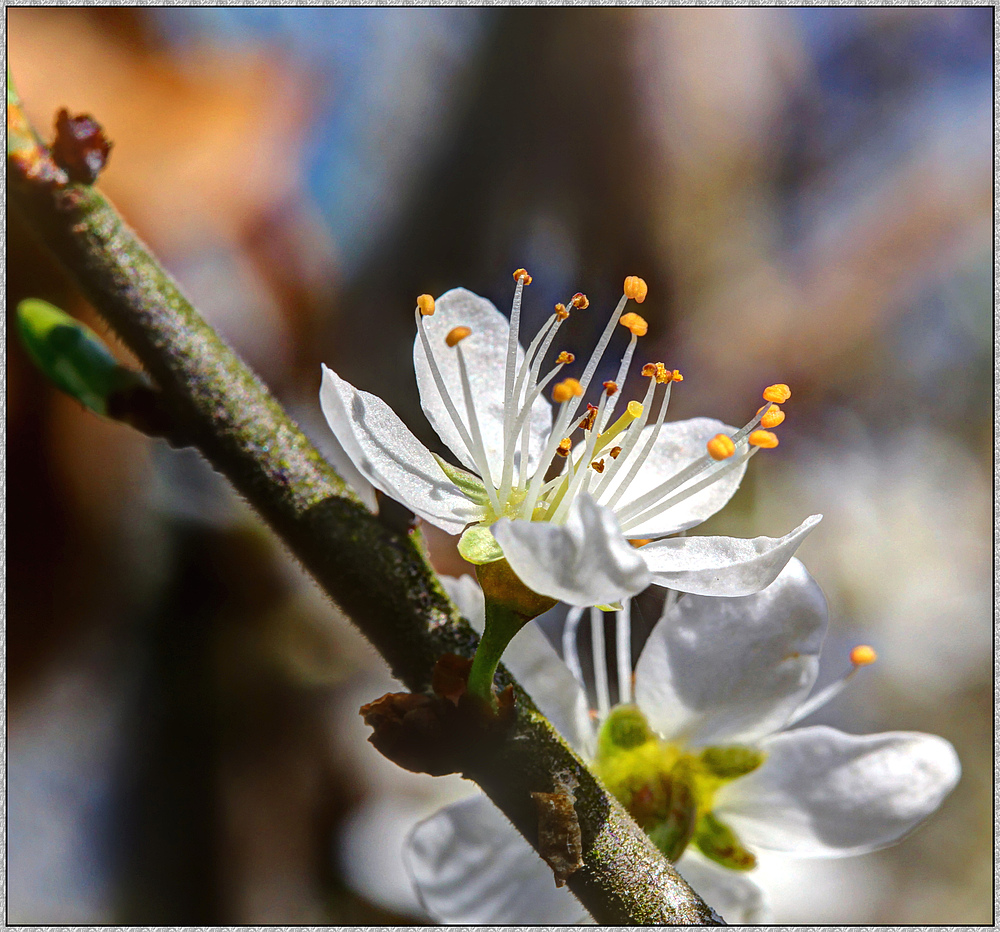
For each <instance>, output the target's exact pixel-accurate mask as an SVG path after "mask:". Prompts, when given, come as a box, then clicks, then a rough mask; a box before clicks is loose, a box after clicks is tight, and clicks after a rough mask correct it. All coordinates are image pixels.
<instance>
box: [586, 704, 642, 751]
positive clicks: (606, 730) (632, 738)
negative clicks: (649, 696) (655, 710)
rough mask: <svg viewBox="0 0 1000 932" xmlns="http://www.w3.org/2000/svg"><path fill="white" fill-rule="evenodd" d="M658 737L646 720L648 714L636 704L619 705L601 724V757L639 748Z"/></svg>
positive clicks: (599, 740) (599, 747)
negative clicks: (643, 712)
mask: <svg viewBox="0 0 1000 932" xmlns="http://www.w3.org/2000/svg"><path fill="white" fill-rule="evenodd" d="M655 737H656V735H655V734H653V730H652V729H651V728H650V727H649V722H647V721H646V716H645V715H643V714H642V712H640V711H639V709H638V708H636V707H635V706H634V705H618V706H615V707H614V708H613V709H612V710H611V711H610V712H609V713H608V717H607V718H606V719H605V720H604V724H603V725H601V731H600V734H599V735H598V738H597V748H598V750H597V753H598V756H599V757H602V758H603V757H610V756H611V755H613V754H617V753H619V752H621V751H629V750H631V749H632V748H637V747H639V746H640V745H642V744H645V743H646V742H647V741H652V740H653V739H654V738H655Z"/></svg>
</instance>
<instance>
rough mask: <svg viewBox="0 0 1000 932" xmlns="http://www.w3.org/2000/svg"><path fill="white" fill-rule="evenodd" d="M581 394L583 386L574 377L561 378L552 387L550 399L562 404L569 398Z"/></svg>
mask: <svg viewBox="0 0 1000 932" xmlns="http://www.w3.org/2000/svg"><path fill="white" fill-rule="evenodd" d="M582 394H583V386H581V385H580V383H579V382H578V381H577V380H576V379H563V380H562V381H561V382H556V384H555V387H554V388H553V389H552V400H553V401H555V402H557V403H559V404H562V403H563V402H564V401H569V400H570V398H579V397H580V395H582Z"/></svg>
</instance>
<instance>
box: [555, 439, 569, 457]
mask: <svg viewBox="0 0 1000 932" xmlns="http://www.w3.org/2000/svg"><path fill="white" fill-rule="evenodd" d="M572 449H573V441H572V440H570V438H569V437H563V438H562V440H560V441H559V446H557V447H556V456H569V451H570V450H572Z"/></svg>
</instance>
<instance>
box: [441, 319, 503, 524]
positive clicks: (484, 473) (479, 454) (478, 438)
mask: <svg viewBox="0 0 1000 932" xmlns="http://www.w3.org/2000/svg"><path fill="white" fill-rule="evenodd" d="M456 330H465V331H466V333H464V334H462V336H460V337H459V338H458V339H457V340H456V341H455V342H454V343H450V342H449V346H454V347H455V352H456V353H457V354H458V372H459V376H460V377H461V381H462V394H463V395H464V396H465V410H466V413H467V414H468V417H469V430H470V432H471V435H472V443H473V448H472V451H471V452H472V455H473V458H474V459H475V461H476V464H477V465H478V466H479V474H480V477H481V478H482V480H483V485H484V486H485V487H486V494H487V495H488V496H489V499H490V504H491V505H492V506H493V508H494V509H495V510H496V512H497V513H498V514H499V513H500V510H501V509H500V499H499V497H498V496H497V490H496V486H495V485H494V484H493V477H492V476H491V475H490V462H489V458H488V457H487V456H486V446H485V444H484V443H483V434H482V431H481V430H480V429H479V418H478V417H476V408H475V405H474V404H473V402H472V385H471V383H470V382H469V372H468V369H467V368H466V365H465V353H463V352H462V347H461V345H460V341H461V340H464V339H465V337H467V336H468V335H469V333H471V331H470V330H469V328H468V327H456V328H455V330H452V331H451V333H449V334H448V337H447V338H446V339H448V340H450V338H451V336H452V335H453V334H454V333H455V331H456Z"/></svg>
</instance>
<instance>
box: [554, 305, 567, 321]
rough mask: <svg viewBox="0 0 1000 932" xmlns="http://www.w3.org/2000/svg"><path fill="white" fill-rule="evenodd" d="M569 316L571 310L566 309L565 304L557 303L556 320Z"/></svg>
mask: <svg viewBox="0 0 1000 932" xmlns="http://www.w3.org/2000/svg"><path fill="white" fill-rule="evenodd" d="M567 317H569V311H567V310H566V305H565V304H557V305H556V320H565V319H566V318H567Z"/></svg>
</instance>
